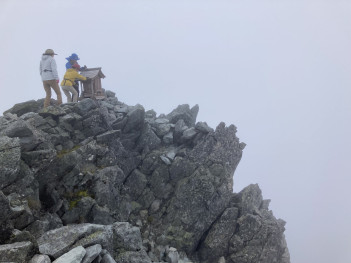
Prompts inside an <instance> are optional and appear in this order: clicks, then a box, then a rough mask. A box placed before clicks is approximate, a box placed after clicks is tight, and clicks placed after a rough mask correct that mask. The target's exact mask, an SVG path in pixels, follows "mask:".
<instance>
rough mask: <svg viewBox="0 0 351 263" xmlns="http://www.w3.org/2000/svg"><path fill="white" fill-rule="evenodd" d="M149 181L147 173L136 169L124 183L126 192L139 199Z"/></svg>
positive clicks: (134, 198)
mask: <svg viewBox="0 0 351 263" xmlns="http://www.w3.org/2000/svg"><path fill="white" fill-rule="evenodd" d="M147 182H148V181H147V178H146V176H145V174H143V173H142V172H140V171H139V170H134V171H133V172H132V174H131V175H130V176H129V177H128V178H127V180H126V182H125V184H124V185H125V188H126V192H127V193H128V194H129V195H130V196H131V198H132V199H133V200H137V199H138V198H139V196H140V195H141V194H142V192H143V191H144V188H145V187H146V184H147Z"/></svg>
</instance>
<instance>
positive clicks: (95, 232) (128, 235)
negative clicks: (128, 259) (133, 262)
mask: <svg viewBox="0 0 351 263" xmlns="http://www.w3.org/2000/svg"><path fill="white" fill-rule="evenodd" d="M96 244H101V246H102V247H103V248H106V249H107V250H108V251H111V252H112V253H118V251H139V250H141V249H142V245H141V235H140V230H139V228H137V227H132V226H131V225H130V224H129V223H115V224H113V225H108V226H104V225H96V224H79V225H68V226H64V227H61V228H58V229H54V230H51V231H48V232H46V233H45V234H44V235H42V236H41V237H40V238H39V239H38V245H39V251H40V252H41V253H42V254H46V255H49V256H52V257H54V258H58V257H60V256H61V255H63V254H64V253H66V252H68V251H69V250H71V249H72V248H73V247H75V246H83V247H87V246H92V245H96Z"/></svg>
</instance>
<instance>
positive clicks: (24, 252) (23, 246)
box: [0, 242, 36, 263]
mask: <svg viewBox="0 0 351 263" xmlns="http://www.w3.org/2000/svg"><path fill="white" fill-rule="evenodd" d="M35 252H36V251H35V248H34V246H33V244H32V243H31V242H17V243H13V244H7V245H0V262H18V263H25V262H28V261H29V260H30V259H31V258H32V257H33V255H34V254H35Z"/></svg>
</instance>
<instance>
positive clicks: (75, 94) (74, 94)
mask: <svg viewBox="0 0 351 263" xmlns="http://www.w3.org/2000/svg"><path fill="white" fill-rule="evenodd" d="M69 91H70V92H71V93H72V102H77V101H78V92H77V91H76V89H75V88H74V87H72V86H70V87H69Z"/></svg>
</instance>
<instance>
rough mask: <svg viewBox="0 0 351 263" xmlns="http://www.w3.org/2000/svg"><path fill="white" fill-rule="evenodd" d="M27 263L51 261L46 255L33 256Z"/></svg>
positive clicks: (46, 262)
mask: <svg viewBox="0 0 351 263" xmlns="http://www.w3.org/2000/svg"><path fill="white" fill-rule="evenodd" d="M29 263H51V260H50V258H49V257H48V256H47V255H35V256H34V257H33V258H32V259H31V260H30V261H29Z"/></svg>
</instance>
